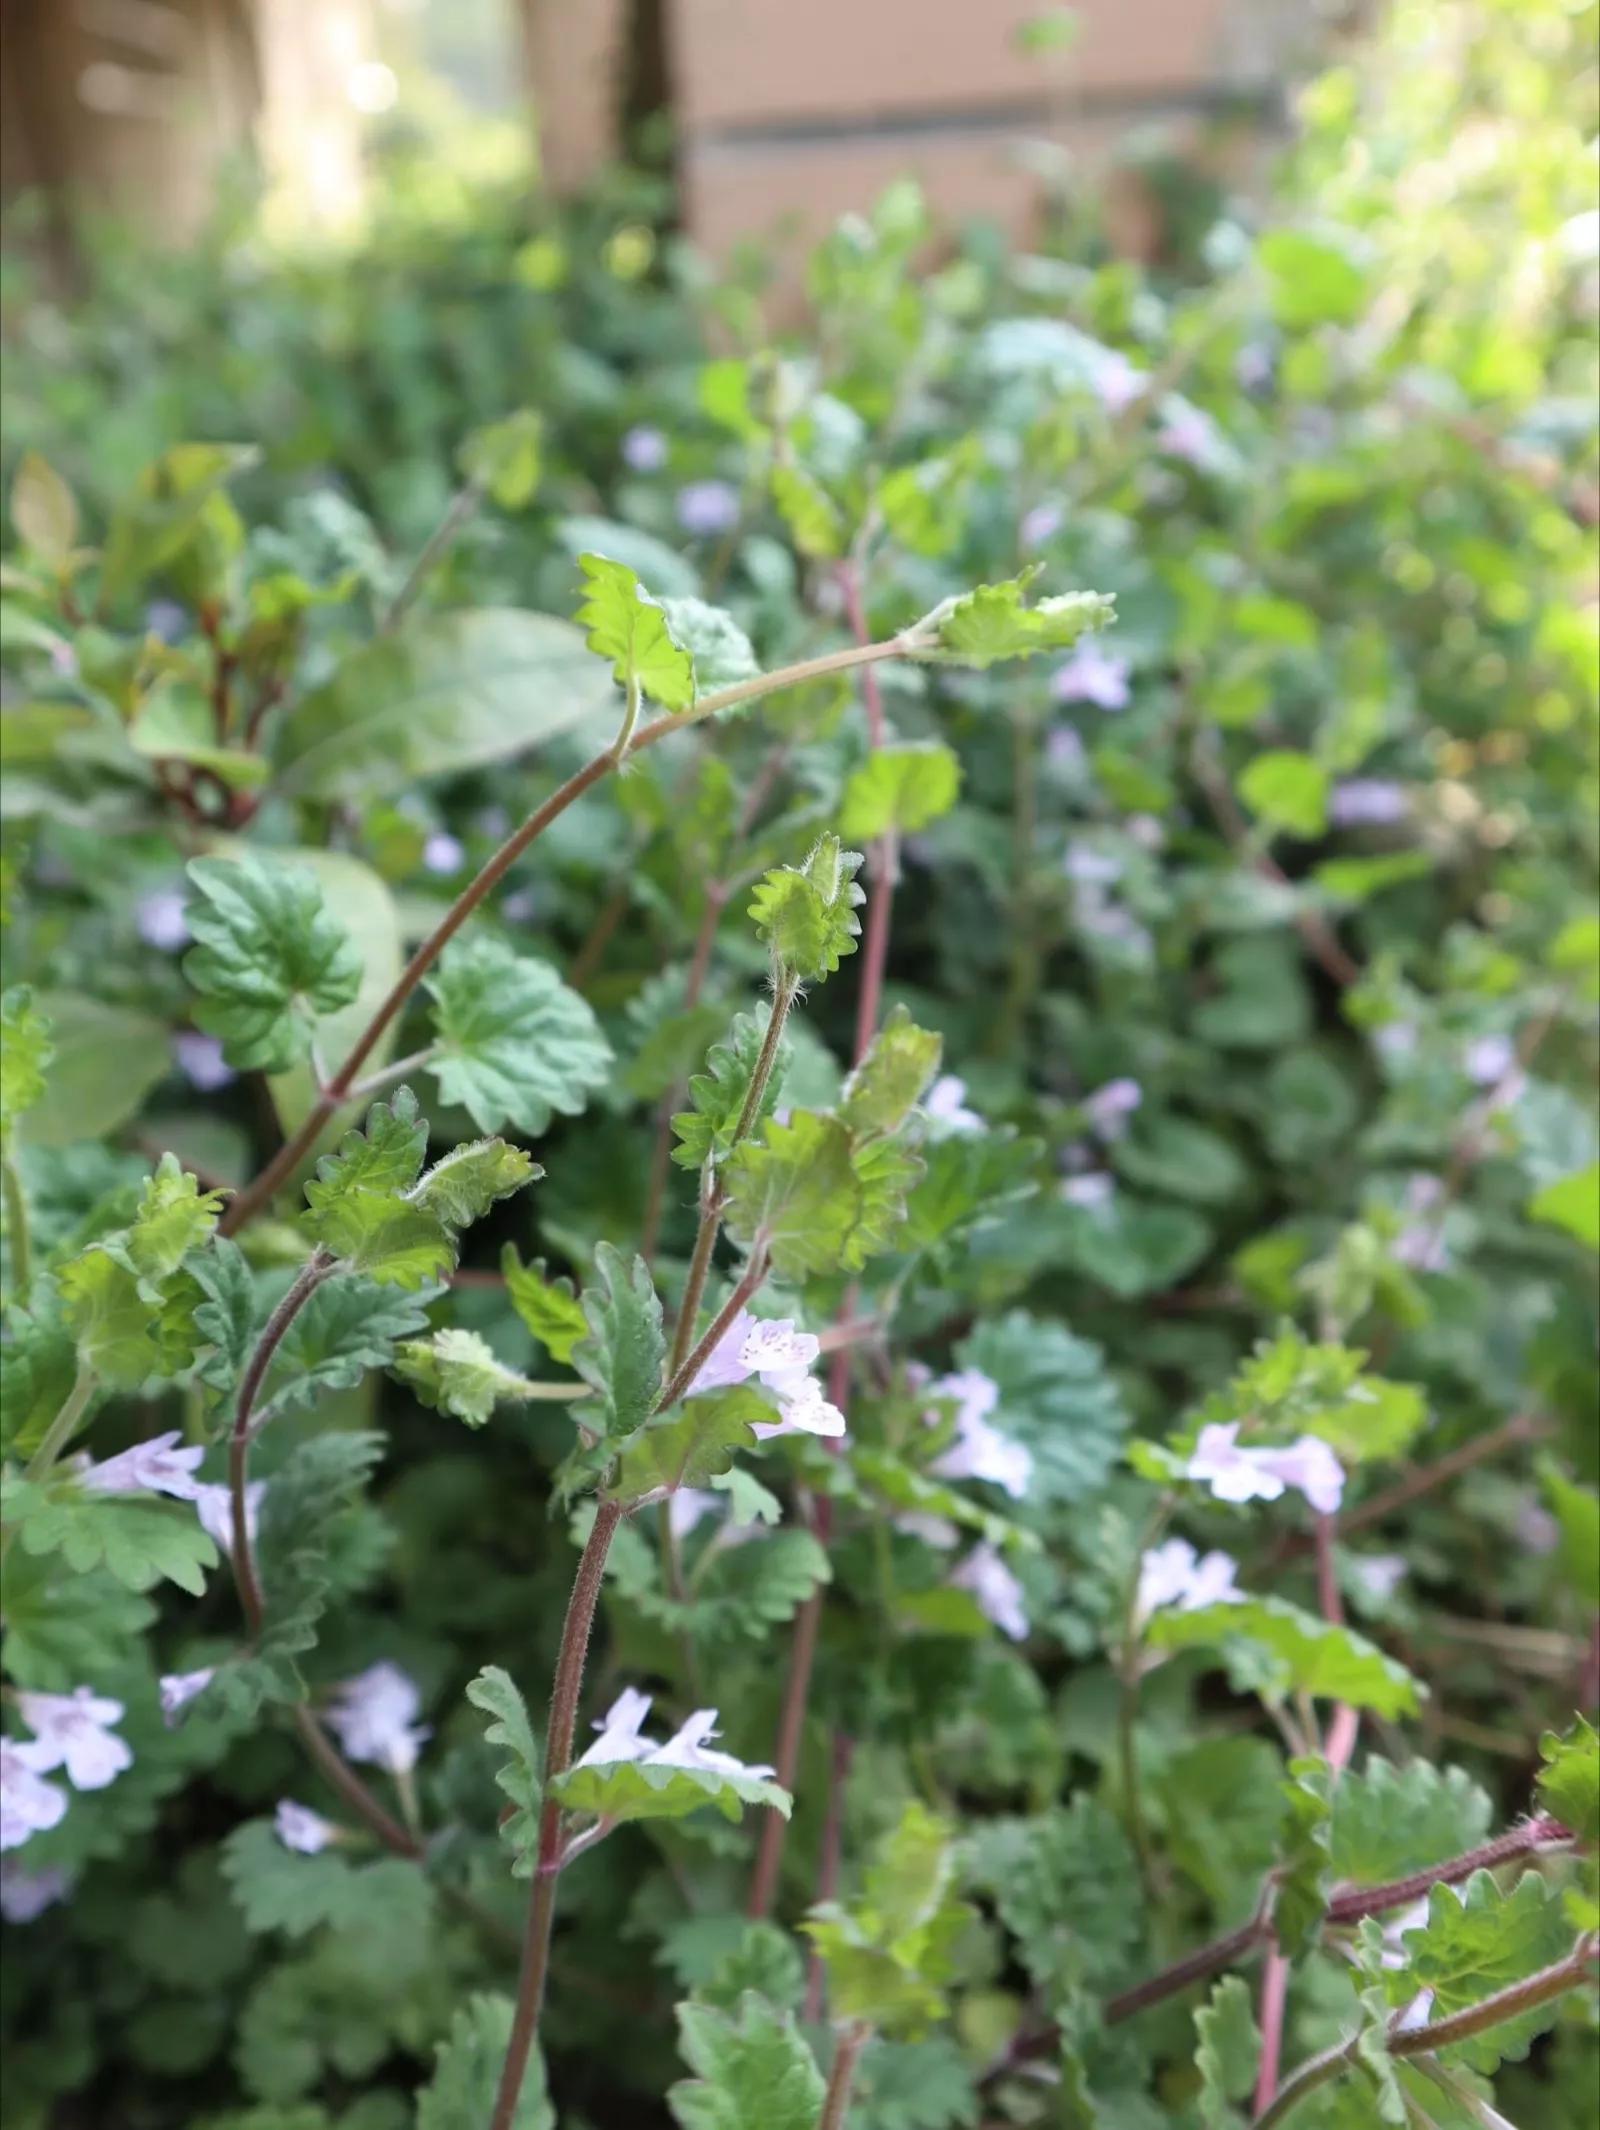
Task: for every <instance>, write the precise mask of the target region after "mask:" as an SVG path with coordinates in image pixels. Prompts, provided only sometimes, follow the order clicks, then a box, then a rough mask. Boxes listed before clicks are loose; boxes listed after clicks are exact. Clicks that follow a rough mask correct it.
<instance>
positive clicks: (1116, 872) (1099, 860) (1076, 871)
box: [1061, 843, 1126, 887]
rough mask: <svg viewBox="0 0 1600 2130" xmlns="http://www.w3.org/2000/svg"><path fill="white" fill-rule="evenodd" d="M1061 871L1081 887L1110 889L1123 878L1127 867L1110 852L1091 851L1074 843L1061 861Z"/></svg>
mask: <svg viewBox="0 0 1600 2130" xmlns="http://www.w3.org/2000/svg"><path fill="white" fill-rule="evenodd" d="M1061 870H1062V871H1063V872H1064V873H1065V874H1066V876H1067V878H1068V879H1069V880H1075V881H1076V882H1077V883H1078V885H1079V887H1110V886H1111V885H1112V883H1113V882H1114V881H1117V880H1120V879H1121V878H1122V875H1123V873H1124V872H1125V871H1126V867H1125V866H1124V865H1123V862H1122V860H1121V859H1120V858H1117V857H1113V855H1112V854H1111V852H1110V851H1097V850H1090V849H1088V848H1086V847H1085V846H1084V845H1083V844H1081V843H1074V844H1071V845H1069V847H1068V850H1067V855H1066V857H1065V858H1063V859H1062V861H1061Z"/></svg>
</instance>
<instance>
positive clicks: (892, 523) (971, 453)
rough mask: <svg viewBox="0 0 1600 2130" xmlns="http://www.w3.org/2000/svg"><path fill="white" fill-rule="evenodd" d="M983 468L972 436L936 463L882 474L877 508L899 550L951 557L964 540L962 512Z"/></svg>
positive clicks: (931, 461) (930, 461)
mask: <svg viewBox="0 0 1600 2130" xmlns="http://www.w3.org/2000/svg"><path fill="white" fill-rule="evenodd" d="M980 464H981V452H980V450H979V448H978V446H977V439H976V438H975V437H973V438H968V439H965V440H964V441H963V442H962V443H961V444H958V445H957V447H956V448H955V450H954V451H951V452H947V453H945V454H943V455H942V456H940V457H938V458H929V459H922V460H920V461H919V462H918V463H917V464H916V465H913V466H897V467H896V468H895V469H894V471H893V472H892V473H888V474H885V475H884V477H883V479H882V481H881V482H880V483H879V484H878V495H877V504H878V509H879V511H880V512H881V513H882V515H883V521H884V523H885V524H886V525H887V526H888V528H889V531H890V533H891V535H892V536H893V538H894V539H895V540H896V541H897V542H898V543H899V545H900V546H901V547H908V548H910V550H911V552H912V553H913V554H915V555H943V554H948V553H949V551H950V550H951V548H953V547H954V546H955V544H956V542H957V541H958V540H959V539H960V537H961V532H962V516H963V508H964V505H965V503H966V500H967V496H968V493H969V492H970V490H971V487H972V478H973V475H974V474H975V473H976V472H977V471H978V468H979V466H980Z"/></svg>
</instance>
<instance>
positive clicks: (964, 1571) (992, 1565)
mask: <svg viewBox="0 0 1600 2130" xmlns="http://www.w3.org/2000/svg"><path fill="white" fill-rule="evenodd" d="M950 1588H951V1589H952V1590H965V1591H967V1592H969V1593H970V1595H971V1596H972V1597H974V1598H975V1599H976V1600H977V1604H978V1610H979V1611H980V1612H981V1613H982V1614H983V1616H984V1618H985V1619H986V1620H991V1621H993V1623H994V1625H995V1626H996V1627H998V1628H999V1630H1000V1632H1001V1633H1002V1634H1006V1635H1009V1636H1010V1637H1011V1639H1012V1641H1013V1642H1021V1641H1024V1640H1025V1639H1026V1637H1027V1633H1028V1615H1027V1614H1026V1613H1025V1612H1024V1611H1023V1609H1022V1598H1023V1590H1022V1585H1021V1584H1020V1583H1019V1582H1018V1581H1017V1579H1016V1577H1015V1576H1014V1575H1013V1574H1012V1573H1011V1570H1010V1569H1009V1568H1008V1567H1007V1566H1006V1564H1005V1562H1004V1561H1003V1560H1002V1559H1001V1558H1000V1555H999V1553H998V1552H997V1551H996V1549H995V1548H994V1547H993V1546H974V1547H973V1549H972V1551H971V1552H970V1553H969V1554H968V1555H967V1557H966V1559H965V1560H964V1561H963V1562H962V1563H961V1565H960V1567H959V1568H958V1569H957V1570H956V1572H955V1573H954V1575H952V1576H951V1577H950Z"/></svg>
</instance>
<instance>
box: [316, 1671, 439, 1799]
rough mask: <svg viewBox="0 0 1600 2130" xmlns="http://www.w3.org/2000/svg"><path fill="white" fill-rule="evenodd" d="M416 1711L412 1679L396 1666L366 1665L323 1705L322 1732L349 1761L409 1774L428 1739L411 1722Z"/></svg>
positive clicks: (418, 1697) (427, 1733) (422, 1729)
mask: <svg viewBox="0 0 1600 2130" xmlns="http://www.w3.org/2000/svg"><path fill="white" fill-rule="evenodd" d="M421 1707H422V1696H421V1694H420V1693H419V1691H418V1689H417V1685H416V1681H415V1680H414V1679H411V1678H409V1677H408V1676H407V1674H406V1673H405V1672H403V1671H402V1670H401V1669H400V1667H399V1665H398V1664H388V1663H382V1664H371V1665H369V1666H368V1667H367V1669H366V1670H365V1671H363V1672H358V1673H357V1674H356V1676H355V1677H354V1678H353V1679H346V1680H345V1682H344V1684H343V1685H342V1686H341V1687H339V1688H338V1690H337V1692H336V1693H335V1695H334V1697H333V1700H332V1701H331V1703H330V1704H329V1706H328V1711H327V1720H328V1728H329V1729H330V1730H331V1731H333V1733H334V1734H335V1736H336V1737H337V1738H338V1740H339V1743H340V1744H341V1745H342V1746H343V1747H344V1749H345V1752H346V1753H347V1754H348V1755H349V1757H350V1759H352V1760H370V1761H375V1762H376V1763H377V1764H378V1765H379V1766H381V1767H386V1768H387V1769H388V1770H389V1772H390V1773H391V1774H393V1775H409V1774H410V1772H411V1770H412V1769H413V1768H414V1767H415V1766H416V1764H417V1757H418V1754H419V1753H420V1751H421V1749H422V1746H423V1743H424V1741H425V1740H427V1739H428V1738H429V1737H431V1736H432V1732H431V1730H429V1728H428V1727H427V1726H426V1725H422V1726H419V1725H418V1724H417V1723H416V1721H415V1718H416V1716H417V1714H418V1712H419V1710H420V1709H421Z"/></svg>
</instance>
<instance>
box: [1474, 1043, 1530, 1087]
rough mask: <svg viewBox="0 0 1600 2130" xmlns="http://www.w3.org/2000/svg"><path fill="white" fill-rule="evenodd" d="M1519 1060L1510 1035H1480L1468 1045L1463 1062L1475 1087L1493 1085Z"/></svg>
mask: <svg viewBox="0 0 1600 2130" xmlns="http://www.w3.org/2000/svg"><path fill="white" fill-rule="evenodd" d="M1516 1062H1517V1046H1516V1044H1515V1043H1513V1042H1512V1040H1511V1038H1510V1036H1508V1035H1480V1036H1478V1037H1477V1038H1476V1039H1475V1040H1474V1041H1472V1042H1470V1043H1469V1044H1468V1045H1467V1054H1466V1057H1465V1059H1464V1060H1463V1063H1464V1064H1465V1066H1466V1068H1467V1078H1468V1079H1469V1080H1470V1081H1471V1082H1472V1084H1473V1085H1474V1087H1493V1086H1494V1084H1495V1082H1496V1081H1497V1080H1503V1079H1504V1078H1505V1076H1506V1074H1507V1073H1508V1072H1509V1071H1510V1070H1511V1068H1512V1067H1513V1066H1514V1065H1515V1064H1516Z"/></svg>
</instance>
